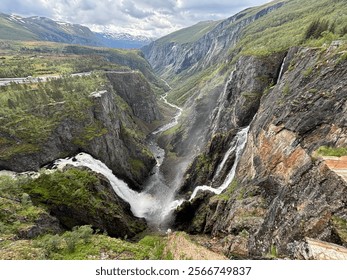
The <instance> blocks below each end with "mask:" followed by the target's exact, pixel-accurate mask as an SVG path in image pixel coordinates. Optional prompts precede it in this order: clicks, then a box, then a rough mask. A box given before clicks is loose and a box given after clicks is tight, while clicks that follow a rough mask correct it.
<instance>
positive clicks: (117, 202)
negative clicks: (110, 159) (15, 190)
mask: <svg viewBox="0 0 347 280" xmlns="http://www.w3.org/2000/svg"><path fill="white" fill-rule="evenodd" d="M21 187H22V188H23V189H24V190H25V192H27V193H28V194H29V195H30V197H31V199H32V201H33V203H34V204H35V205H37V206H43V207H44V208H45V209H47V210H48V211H49V213H50V215H52V216H54V217H56V218H57V219H58V220H59V222H60V224H61V225H62V227H63V228H64V229H68V230H71V229H72V228H73V227H76V226H82V225H91V226H92V227H93V228H95V229H98V230H101V231H103V232H106V233H107V234H108V235H110V236H113V237H121V238H124V237H133V236H134V235H135V234H137V233H139V232H141V231H143V230H144V229H145V228H146V222H145V221H144V220H143V219H139V218H136V217H134V216H133V215H132V213H131V210H130V205H129V203H127V202H125V201H124V200H122V199H121V198H119V197H118V196H117V194H116V193H115V192H114V190H113V188H112V186H111V184H110V182H109V181H108V180H107V179H106V178H105V177H104V176H103V175H101V174H99V173H94V172H92V171H90V170H89V169H87V168H79V169H77V168H73V167H69V166H67V167H65V168H64V170H63V171H55V172H53V173H50V174H42V175H40V176H39V177H38V178H36V179H33V180H31V181H29V182H28V183H25V184H23V185H22V186H21Z"/></svg>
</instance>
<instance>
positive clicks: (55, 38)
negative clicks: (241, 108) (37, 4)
mask: <svg viewBox="0 0 347 280" xmlns="http://www.w3.org/2000/svg"><path fill="white" fill-rule="evenodd" d="M0 26H1V27H2V28H0V39H6V40H11V39H13V40H40V41H51V42H60V43H68V44H78V45H87V46H98V47H110V48H124V49H139V48H141V47H143V46H144V45H146V44H149V43H150V42H151V41H152V39H151V38H147V37H145V36H133V35H131V34H127V33H114V32H110V31H108V32H93V31H92V30H90V28H88V27H86V26H83V25H81V24H71V23H67V22H61V21H55V20H52V19H50V18H47V17H40V16H31V17H21V16H18V15H13V14H12V15H8V14H4V13H0Z"/></svg>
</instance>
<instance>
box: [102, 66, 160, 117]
mask: <svg viewBox="0 0 347 280" xmlns="http://www.w3.org/2000/svg"><path fill="white" fill-rule="evenodd" d="M107 77H108V79H109V80H110V81H111V84H112V87H113V89H114V90H115V91H116V93H117V94H118V95H119V96H120V97H122V99H123V100H124V101H125V102H127V103H128V104H129V105H130V107H131V109H132V113H133V114H134V116H136V117H138V118H139V119H141V120H143V121H145V122H147V123H151V122H153V121H155V120H160V119H161V118H162V116H161V113H160V112H159V109H158V105H157V102H156V99H155V95H154V94H153V93H152V90H151V87H150V85H149V83H148V82H147V81H146V80H145V79H144V78H143V76H141V75H140V73H139V72H125V73H117V72H115V73H112V72H109V73H107Z"/></svg>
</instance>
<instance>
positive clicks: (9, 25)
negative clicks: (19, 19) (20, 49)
mask: <svg viewBox="0 0 347 280" xmlns="http://www.w3.org/2000/svg"><path fill="white" fill-rule="evenodd" d="M0 39H2V40H35V39H36V36H35V34H33V33H31V32H30V31H28V30H26V29H24V28H23V27H21V26H20V25H19V24H17V23H15V22H11V21H9V20H7V19H6V17H4V16H3V15H2V14H0Z"/></svg>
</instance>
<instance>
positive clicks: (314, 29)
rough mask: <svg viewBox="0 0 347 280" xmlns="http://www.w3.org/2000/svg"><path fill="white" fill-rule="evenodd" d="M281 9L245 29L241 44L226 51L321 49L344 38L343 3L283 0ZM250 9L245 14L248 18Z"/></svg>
mask: <svg viewBox="0 0 347 280" xmlns="http://www.w3.org/2000/svg"><path fill="white" fill-rule="evenodd" d="M276 2H285V5H283V6H282V7H281V8H279V9H277V10H275V11H272V12H271V13H270V14H268V15H267V16H264V17H261V18H259V19H258V20H257V21H256V22H254V23H252V24H250V25H249V26H247V27H246V28H245V31H244V36H243V38H242V39H241V41H240V42H239V43H238V44H237V46H236V47H234V48H233V49H232V50H230V52H231V53H235V52H237V53H238V52H239V50H241V54H242V55H246V54H248V55H269V54H271V53H276V52H281V51H285V50H287V49H288V48H289V47H291V46H297V45H306V46H322V44H323V43H330V42H331V41H332V40H336V39H339V38H342V39H343V38H344V39H347V38H345V35H346V33H345V31H346V30H347V29H346V24H345V22H346V19H347V14H346V12H347V6H346V5H345V2H344V1H330V0H305V1H302V0H291V1H289V0H287V1H274V2H271V3H269V4H267V5H270V4H271V5H272V4H274V3H276ZM253 10H254V12H255V11H256V10H259V8H253V9H251V10H250V12H248V15H250V14H251V12H252V11H253Z"/></svg>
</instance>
